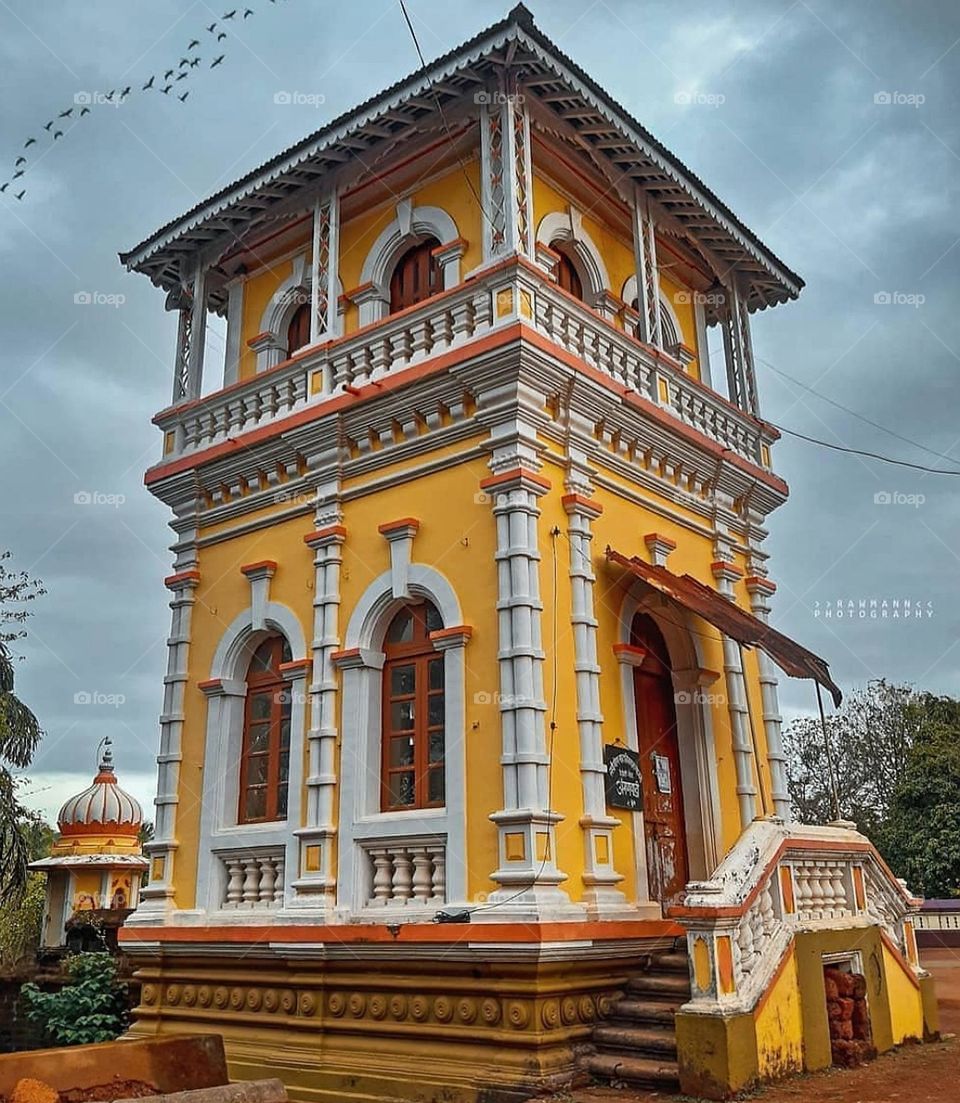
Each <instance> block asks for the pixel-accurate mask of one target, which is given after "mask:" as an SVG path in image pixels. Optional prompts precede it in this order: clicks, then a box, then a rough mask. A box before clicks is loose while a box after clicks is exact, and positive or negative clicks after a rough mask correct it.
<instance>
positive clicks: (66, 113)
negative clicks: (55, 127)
mask: <svg viewBox="0 0 960 1103" xmlns="http://www.w3.org/2000/svg"><path fill="white" fill-rule="evenodd" d="M72 114H73V108H72V107H68V108H67V109H66V111H61V112H60V114H59V115H58V116H57V118H58V119H69V118H70V116H71V115H72Z"/></svg>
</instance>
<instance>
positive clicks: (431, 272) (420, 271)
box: [390, 237, 443, 314]
mask: <svg viewBox="0 0 960 1103" xmlns="http://www.w3.org/2000/svg"><path fill="white" fill-rule="evenodd" d="M439 244H440V242H439V241H437V239H436V238H435V237H428V238H424V240H423V241H421V242H420V244H419V245H414V246H413V247H412V248H410V249H408V250H407V251H406V252H405V253H404V254H403V256H402V257H401V258H400V259H399V260H398V261H397V264H396V267H395V268H394V270H393V275H392V276H391V277H390V313H391V314H394V313H396V311H398V310H403V308H404V307H405V306H413V304H414V303H421V302H423V300H424V299H429V298H430V296H431V295H436V293H437V292H438V291H439V290H440V289H441V287H442V285H443V279H442V276H441V272H440V265H439V264H438V263H437V258H436V257H435V256H434V255H433V250H434V249H436V247H437V246H438V245H439Z"/></svg>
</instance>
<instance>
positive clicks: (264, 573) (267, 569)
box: [240, 559, 277, 582]
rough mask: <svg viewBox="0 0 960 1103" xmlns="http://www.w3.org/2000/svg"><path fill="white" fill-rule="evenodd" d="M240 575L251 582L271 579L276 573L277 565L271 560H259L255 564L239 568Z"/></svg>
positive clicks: (246, 564) (247, 564)
mask: <svg viewBox="0 0 960 1103" xmlns="http://www.w3.org/2000/svg"><path fill="white" fill-rule="evenodd" d="M240 573H241V574H242V575H243V576H244V577H245V578H248V579H249V580H250V581H251V582H254V581H256V580H258V579H261V578H273V576H274V575H275V574H276V573H277V564H276V561H275V560H273V559H261V560H260V561H259V562H257V563H245V564H244V565H243V566H242V567H241V568H240Z"/></svg>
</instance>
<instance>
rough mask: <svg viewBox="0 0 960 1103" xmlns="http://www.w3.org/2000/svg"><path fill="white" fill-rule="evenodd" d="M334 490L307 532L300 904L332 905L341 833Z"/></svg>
mask: <svg viewBox="0 0 960 1103" xmlns="http://www.w3.org/2000/svg"><path fill="white" fill-rule="evenodd" d="M341 518H342V514H341V511H340V505H339V497H338V494H337V492H336V488H332V489H331V493H329V494H327V495H323V494H322V492H321V498H320V502H319V504H318V508H317V514H316V521H317V523H318V526H322V527H318V528H317V529H316V530H315V531H314V532H311V533H309V534H308V535H307V536H305V537H304V538H303V539H304V543H305V544H306V545H307V547H309V548H311V549H312V550H313V553H314V556H313V563H314V596H313V643H312V651H313V681H312V684H311V686H310V729H309V731H308V732H307V740H308V751H307V759H308V765H307V779H306V784H307V815H306V824H305V826H304V827H302V828H300V829H299V830H297V831H296V832H295V834H296V835H297V836H298V838H299V840H300V862H299V872H298V876H297V879H296V880H295V881H294V882H293V888H294V890H295V891H296V894H297V904H301V905H306V906H309V907H317V908H325V909H333V908H334V907H335V905H336V891H337V885H336V877H335V875H334V872H333V859H334V850H335V842H336V834H337V825H336V820H335V817H334V796H335V793H336V786H337V773H336V749H337V736H338V730H337V672H336V669H335V667H334V664H333V661H332V656H333V654H334V653H335V652H336V651H337V649H338V648H339V646H340V627H339V619H340V568H341V563H342V558H343V557H342V554H341V548H342V546H343V543H344V541H345V540H346V538H347V530H346V529H345V528H344V527H343V525H342V524H340V521H341Z"/></svg>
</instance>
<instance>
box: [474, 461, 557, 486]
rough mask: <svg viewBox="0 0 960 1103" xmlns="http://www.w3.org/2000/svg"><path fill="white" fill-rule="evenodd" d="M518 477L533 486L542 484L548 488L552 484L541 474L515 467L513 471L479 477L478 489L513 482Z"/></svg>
mask: <svg viewBox="0 0 960 1103" xmlns="http://www.w3.org/2000/svg"><path fill="white" fill-rule="evenodd" d="M519 479H526V480H527V482H530V483H533V484H534V486H542V487H543V489H544V490H549V489H550V488H551V487H552V486H553V484H552V483H551V482H550V480H549V479H545V478H543V476H542V475H535V474H534V473H533V472H532V471H528V470H527V469H526V468H525V467H517V468H515V469H514V470H513V471H504V472H503V474H502V475H491V476H490V477H489V478H486V479H481V480H480V489H481V490H493V489H494V488H495V487H498V486H503V485H504V484H505V483H515V482H517V481H518V480H519Z"/></svg>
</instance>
